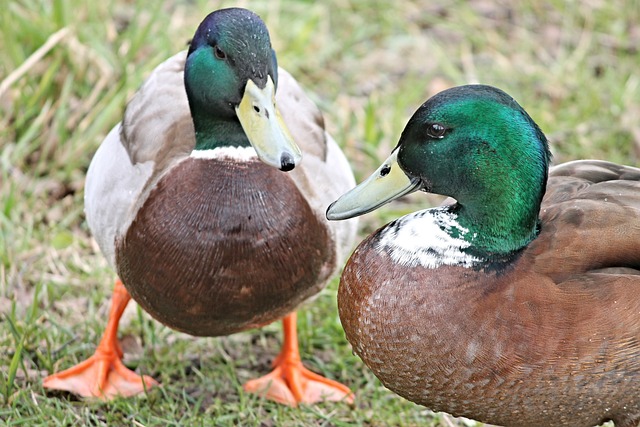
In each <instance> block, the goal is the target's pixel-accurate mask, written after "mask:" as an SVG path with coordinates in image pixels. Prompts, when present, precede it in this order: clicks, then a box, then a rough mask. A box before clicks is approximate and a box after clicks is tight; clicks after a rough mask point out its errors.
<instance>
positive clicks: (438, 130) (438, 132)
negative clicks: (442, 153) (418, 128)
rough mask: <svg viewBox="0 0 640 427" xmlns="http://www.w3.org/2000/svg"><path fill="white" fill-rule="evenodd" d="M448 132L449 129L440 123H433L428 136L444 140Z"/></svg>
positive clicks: (428, 130)
mask: <svg viewBox="0 0 640 427" xmlns="http://www.w3.org/2000/svg"><path fill="white" fill-rule="evenodd" d="M446 131H447V128H446V127H444V126H442V125H441V124H440V123H432V124H430V125H429V128H428V129H427V134H428V135H429V136H430V137H431V138H442V137H443V136H444V133H445V132H446Z"/></svg>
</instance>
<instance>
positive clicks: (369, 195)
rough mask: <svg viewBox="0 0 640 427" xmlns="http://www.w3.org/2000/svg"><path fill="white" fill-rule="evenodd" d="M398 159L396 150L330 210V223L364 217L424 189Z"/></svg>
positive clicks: (328, 216) (328, 213) (333, 204)
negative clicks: (401, 165)
mask: <svg viewBox="0 0 640 427" xmlns="http://www.w3.org/2000/svg"><path fill="white" fill-rule="evenodd" d="M397 157H398V149H397V148H396V149H395V150H394V151H393V153H391V155H390V156H389V157H388V158H387V160H385V161H384V163H383V164H382V166H380V167H379V168H378V169H377V170H376V171H375V172H374V173H373V174H372V175H371V176H370V177H369V178H367V179H366V180H365V181H363V182H362V183H361V184H360V185H358V186H357V187H355V188H353V189H352V190H350V191H348V192H347V193H345V194H343V195H342V196H341V197H340V198H339V199H338V200H336V201H335V202H333V203H332V204H331V205H330V206H329V209H327V219H330V220H338V219H348V218H353V217H354V216H359V215H363V214H366V213H367V212H371V211H373V210H375V209H377V208H379V207H380V206H382V205H384V204H385V203H388V202H390V201H392V200H394V199H397V198H398V197H401V196H404V195H405V194H409V193H413V192H414V191H416V190H418V189H420V181H419V180H418V179H417V178H414V179H411V178H409V177H408V176H407V175H406V174H405V173H404V172H403V171H402V169H400V166H399V165H398V160H397Z"/></svg>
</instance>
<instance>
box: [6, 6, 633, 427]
mask: <svg viewBox="0 0 640 427" xmlns="http://www.w3.org/2000/svg"><path fill="white" fill-rule="evenodd" d="M3 1H4V3H2V5H1V6H0V400H2V403H3V404H2V405H0V421H3V422H4V423H6V424H7V425H71V424H75V425H107V424H108V425H145V426H150V425H176V426H177V425H260V426H265V427H267V426H298V425H300V426H307V425H318V426H320V425H322V426H333V425H335V426H351V425H354V426H355V425H366V426H387V425H389V426H414V425H416V426H417V425H420V426H438V425H443V426H451V425H474V423H472V422H469V421H466V420H460V419H452V418H450V417H447V416H445V415H443V414H433V413H431V412H430V411H428V410H427V409H425V408H423V407H419V406H417V405H413V404H411V403H409V402H406V401H404V400H403V399H401V398H399V397H397V396H395V395H393V394H392V393H390V392H389V391H387V390H386V389H384V387H382V385H381V384H380V383H379V382H378V381H377V379H376V378H375V377H374V376H373V375H372V374H371V373H370V372H368V370H367V369H366V367H364V365H363V364H362V363H361V362H360V360H359V359H357V358H356V357H355V356H353V355H352V353H351V349H350V348H349V345H348V344H347V342H346V341H345V339H344V333H343V331H342V329H341V328H340V324H339V319H338V316H337V311H336V302H335V297H336V290H337V284H338V280H337V279H334V281H333V282H332V284H331V286H329V288H327V289H326V290H325V291H323V292H322V293H321V295H320V296H319V297H318V298H317V299H316V300H315V301H313V302H311V303H308V304H307V305H306V306H305V307H304V308H303V310H301V312H300V315H299V316H300V340H301V349H302V352H303V354H302V356H303V359H304V360H305V361H306V362H307V364H308V365H309V366H310V367H311V368H312V369H314V370H316V371H319V372H322V373H323V374H324V375H327V376H329V377H332V378H337V379H339V380H341V381H342V382H344V383H346V384H347V385H349V386H350V387H351V388H352V389H353V390H354V391H355V392H356V395H357V400H356V405H355V406H354V407H350V406H348V405H345V404H323V405H319V406H317V407H301V408H296V409H293V408H284V407H281V406H278V405H276V404H272V403H270V402H265V401H262V400H260V399H258V398H255V397H253V396H248V395H245V394H244V393H243V392H242V388H241V384H242V383H243V382H244V381H246V380H247V379H249V378H251V377H255V376H256V375H258V374H263V373H266V372H267V371H268V370H269V364H270V361H271V359H272V358H273V357H274V356H275V355H276V354H277V352H278V349H279V347H278V343H279V340H280V327H279V324H274V325H270V326H269V327H267V328H264V329H262V330H256V331H250V332H246V333H242V334H237V335H234V336H231V337H224V338H205V339H203V338H197V339H196V338H193V337H189V336H187V335H183V334H179V333H176V332H173V331H171V330H170V329H168V328H166V327H164V326H162V325H160V324H158V323H157V322H155V321H153V320H151V319H150V317H149V316H147V315H146V314H145V313H144V312H142V311H141V310H139V309H138V308H137V307H136V306H135V304H131V305H130V307H129V309H128V311H127V315H126V317H125V320H124V321H123V323H122V327H121V330H120V331H121V336H122V337H123V347H124V349H125V362H126V363H127V364H128V365H129V366H130V367H133V368H139V369H140V370H141V371H143V372H145V373H147V374H150V375H153V376H154V377H155V378H156V379H158V380H159V381H160V382H161V383H162V384H163V387H162V388H159V389H157V390H153V391H151V392H150V393H149V395H148V396H146V397H142V398H133V399H127V400H119V401H116V402H113V403H109V404H102V403H96V402H81V401H78V400H77V399H75V398H74V397H73V396H71V395H68V394H64V393H45V392H44V390H43V389H42V386H41V382H42V378H43V377H44V376H45V375H47V374H48V373H50V372H52V371H59V370H61V369H64V368H66V367H69V366H71V365H72V364H74V363H77V362H78V361H80V360H83V359H84V358H86V357H87V356H88V355H90V354H91V353H92V352H93V349H94V348H95V345H96V343H97V341H98V340H99V338H100V335H101V334H102V330H103V328H104V325H105V323H106V314H107V311H108V307H109V298H110V292H111V288H112V284H113V279H114V277H115V276H114V273H113V272H112V271H110V269H109V268H108V266H107V264H106V261H105V260H104V259H103V257H102V256H101V255H100V253H99V250H98V249H97V246H96V245H95V243H94V242H93V241H92V240H91V237H90V235H89V233H88V229H87V226H86V224H85V221H84V214H83V200H82V198H83V186H84V176H85V173H86V170H87V167H88V165H89V162H90V160H91V157H92V156H93V153H94V152H95V150H96V148H97V147H98V145H99V144H100V142H101V140H102V138H103V137H104V136H105V135H106V134H107V132H108V131H109V130H110V128H111V127H112V126H114V125H115V124H116V123H117V122H118V121H119V120H120V118H121V116H122V112H123V109H124V107H125V105H126V102H127V100H128V99H129V98H130V97H131V96H132V94H133V93H134V92H135V91H136V89H137V88H138V87H139V85H140V84H141V83H142V81H143V80H144V78H145V77H146V76H147V75H148V74H149V72H150V71H151V70H152V69H153V68H154V67H155V66H157V65H158V64H159V63H160V62H162V61H163V60H164V59H166V58H168V57H169V56H171V55H172V54H174V53H175V52H178V51H180V50H183V49H186V47H187V44H188V41H189V39H190V37H191V36H192V34H193V32H194V31H195V28H196V27H197V25H198V24H199V22H200V21H201V20H202V19H203V18H204V16H206V15H207V14H208V13H209V12H210V11H212V10H215V9H218V8H221V7H229V6H240V7H246V8H249V9H252V10H253V11H255V12H257V13H258V14H259V15H260V16H261V17H262V18H263V19H264V21H265V22H266V24H267V26H268V28H269V29H270V33H271V38H272V43H273V46H274V48H275V50H276V52H277V54H278V61H279V65H280V66H282V67H284V68H286V69H287V70H289V71H290V72H291V73H292V74H293V76H294V77H296V78H297V79H298V81H299V82H300V83H301V84H302V86H303V87H304V88H305V89H306V90H307V91H308V92H309V93H310V95H311V97H312V98H313V99H314V101H315V102H316V103H317V104H318V105H319V106H320V108H321V109H322V111H323V113H324V115H325V122H326V126H327V128H328V130H329V131H330V133H331V134H332V135H333V136H334V138H335V139H336V140H337V141H338V143H339V144H340V145H341V146H342V147H343V149H344V151H345V153H346V155H347V157H348V158H349V160H350V161H351V163H352V166H353V168H354V171H355V174H356V178H357V180H358V181H360V180H362V179H363V178H365V177H366V176H368V175H369V174H370V173H371V172H372V171H373V170H374V169H375V168H376V167H377V166H378V165H379V163H380V161H381V160H382V159H384V158H386V156H387V155H388V154H389V152H390V151H391V149H392V148H393V147H394V146H395V144H396V142H397V139H398V137H399V135H400V132H401V131H402V129H403V127H404V125H405V124H406V121H407V120H408V118H409V117H410V116H411V115H412V114H413V112H414V111H415V109H417V107H418V106H419V105H420V104H421V103H422V102H424V101H425V100H426V99H427V98H428V97H430V96H431V95H433V94H435V93H437V92H439V91H440V90H443V89H446V88H447V87H450V86H453V85H460V84H466V83H484V84H490V85H494V86H497V87H500V88H501V89H503V90H505V91H506V92H507V93H509V94H510V95H511V96H513V97H514V98H515V99H516V100H517V101H518V102H519V103H520V104H521V105H522V106H523V107H524V108H525V109H526V110H527V111H528V112H529V114H530V115H531V116H532V117H533V119H534V120H535V121H536V122H537V123H538V124H539V125H540V127H541V128H542V129H543V131H544V132H545V133H546V134H547V136H548V138H549V139H550V142H551V148H552V151H553V154H554V161H555V162H556V163H561V162H564V161H569V160H574V159H579V158H599V159H605V160H610V161H614V162H619V163H624V164H629V165H634V166H638V165H639V164H640V160H639V158H640V52H639V48H638V46H640V1H638V0H612V1H608V0H581V1H577V0H576V1H570V0H568V1H559V0H535V1H534V0H524V1H507V0H502V1H500V0H497V1H488V0H474V1H454V0H450V1H446V0H443V1H434V0H430V1H427V0H413V1H411V0H403V1H391V0H326V1H317V2H316V1H307V0H257V1H236V2H231V1H198V0H192V1H188V0H185V1H180V0H173V1H165V2H159V1H157V2H156V1H143V0H102V1H95V2H82V3H81V2H76V1H73V0H48V1H47V0H20V1H12V0H3ZM439 200H440V198H439V197H437V196H427V195H424V194H414V195H412V196H410V197H408V198H406V199H404V200H402V201H399V202H396V203H394V204H391V205H389V206H388V207H386V208H384V209H381V210H378V211H376V212H375V213H371V214H368V215H366V216H365V217H364V219H363V221H362V227H361V228H362V229H361V236H362V237H363V236H365V235H366V234H368V233H370V232H371V231H373V230H375V229H376V228H378V227H380V226H381V225H383V224H384V223H386V222H387V221H389V220H391V219H393V218H395V217H397V216H399V215H401V214H404V213H407V212H410V211H412V210H415V209H418V208H423V207H427V206H430V205H432V204H435V203H438V202H439ZM552 424H553V422H552V420H550V425H552Z"/></svg>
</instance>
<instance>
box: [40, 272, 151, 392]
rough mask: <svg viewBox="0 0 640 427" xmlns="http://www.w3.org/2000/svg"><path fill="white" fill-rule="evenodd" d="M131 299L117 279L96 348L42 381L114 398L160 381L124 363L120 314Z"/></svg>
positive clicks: (140, 390)
mask: <svg viewBox="0 0 640 427" xmlns="http://www.w3.org/2000/svg"><path fill="white" fill-rule="evenodd" d="M130 299H131V296H130V295H129V293H128V292H127V290H126V289H125V287H124V285H123V284H122V282H121V281H120V280H117V281H116V284H115V286H114V289H113V297H112V302H111V311H110V313H109V321H108V322H107V327H106V328H105V331H104V334H103V336H102V339H101V341H100V344H99V345H98V348H97V349H96V352H95V353H94V354H93V356H91V357H90V358H88V359H87V360H85V361H84V362H82V363H79V364H78V365H76V366H73V367H71V368H69V369H67V370H65V371H62V372H58V373H57V374H53V375H50V376H48V377H47V378H45V379H44V381H43V382H42V385H43V387H45V388H49V389H56V390H64V391H69V392H72V393H75V394H78V395H80V396H82V397H97V398H100V399H102V400H111V399H114V398H115V397H116V396H132V395H134V394H138V393H142V392H143V391H145V390H146V389H149V388H151V387H153V386H154V385H157V384H158V383H157V382H156V381H155V380H154V379H153V378H151V377H148V376H146V375H144V376H140V375H137V374H136V373H135V372H133V371H131V370H130V369H129V368H127V367H126V366H124V364H123V363H122V350H121V349H120V345H119V344H118V339H117V338H116V335H117V332H118V324H119V322H120V317H122V313H123V312H124V309H125V308H126V306H127V304H128V303H129V300H130Z"/></svg>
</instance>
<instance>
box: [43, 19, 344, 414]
mask: <svg viewBox="0 0 640 427" xmlns="http://www.w3.org/2000/svg"><path fill="white" fill-rule="evenodd" d="M185 60H186V62H185ZM183 70H184V72H183ZM183 75H184V80H183ZM183 82H184V83H183ZM276 86H277V87H278V91H277V95H276ZM185 88H186V92H185ZM276 101H277V105H278V108H276ZM280 111H281V112H282V116H281V115H280ZM190 112H191V113H190ZM283 119H284V120H283ZM285 124H286V125H285ZM194 129H195V133H194ZM289 130H290V131H291V134H290V133H289ZM294 140H295V141H296V142H297V143H298V144H299V145H300V147H301V148H302V154H303V155H304V161H303V162H302V164H298V163H299V162H300V159H301V152H300V149H299V148H298V146H297V145H296V143H294ZM294 167H295V170H293V171H292V172H289V173H284V172H282V171H289V170H291V169H293V168H294ZM278 169H280V170H278ZM354 184H355V182H354V180H353V175H352V173H351V169H350V168H349V165H348V163H347V161H346V159H345V158H344V155H343V154H342V152H341V151H340V149H339V148H338V146H337V145H336V143H335V142H334V141H333V139H331V137H330V136H329V135H328V134H327V133H326V132H325V130H324V122H323V118H322V115H321V113H320V111H319V110H318V108H317V107H316V106H315V105H314V104H313V103H312V102H311V101H310V100H309V98H308V97H307V96H306V95H305V94H304V92H303V91H302V89H301V88H300V87H299V86H298V84H297V83H296V81H295V80H294V79H293V78H292V77H291V76H290V75H289V74H288V73H287V72H286V71H284V70H282V69H278V68H277V66H276V57H275V53H274V52H273V50H272V48H271V42H270V39H269V34H268V32H267V29H266V27H265V25H264V23H263V22H262V21H261V20H260V18H259V17H258V16H257V15H255V14H253V13H252V12H249V11H247V10H243V9H225V10H219V11H216V12H213V13H212V14H210V15H209V16H207V18H206V19H205V20H204V21H203V22H202V23H201V24H200V26H199V28H198V30H197V31H196V33H195V36H194V38H193V41H192V43H191V47H190V49H189V52H188V53H184V52H183V53H180V54H178V55H176V56H174V57H172V58H170V59H169V60H167V61H166V62H164V63H163V64H161V65H160V66H158V67H157V68H156V69H155V70H154V71H153V73H152V74H151V75H150V77H149V78H148V80H147V81H146V82H145V84H144V85H143V86H142V88H141V89H140V91H139V92H138V93H137V94H136V96H135V97H134V98H133V99H132V100H131V102H130V103H129V105H128V107H127V110H126V112H125V116H124V119H123V121H122V123H121V124H118V125H117V126H116V127H115V128H114V129H113V130H112V131H111V133H110V134H109V135H108V136H107V138H106V139H105V141H104V142H103V143H102V145H101V146H100V148H99V149H98V151H97V153H96V155H95V157H94V159H93V161H92V162H91V166H90V168H89V171H88V174H87V182H86V190H85V191H86V194H85V209H86V213H87V221H88V223H89V226H90V228H91V231H92V233H93V235H94V236H95V238H96V240H97V241H98V243H99V245H100V248H101V250H102V252H103V253H104V255H105V256H106V257H107V259H108V260H109V262H110V263H111V265H113V266H114V268H115V269H116V271H117V273H118V276H119V277H120V278H121V279H122V282H123V283H124V286H123V285H122V283H121V282H120V281H119V280H118V281H117V282H116V286H115V290H114V297H113V303H112V309H111V314H110V318H109V322H108V325H107V328H106V331H105V334H104V336H103V338H102V341H101V343H100V345H99V346H98V349H97V350H96V353H95V355H94V356H93V357H91V358H90V359H89V360H87V361H85V362H83V363H81V364H80V365H78V366H75V367H73V368H70V369H68V370H66V371H64V372H60V373H58V374H56V375H52V376H50V377H48V378H46V379H45V381H44V386H45V387H48V388H55V389H62V390H69V391H72V392H75V393H78V394H80V395H82V396H99V397H103V398H111V397H113V396H115V395H118V394H119V395H131V394H135V393H139V392H141V391H143V390H144V388H146V387H150V386H153V385H154V384H156V383H155V381H154V380H153V379H151V378H149V377H146V376H145V377H139V376H138V375H136V374H134V373H133V372H131V371H129V370H128V369H127V368H126V367H125V366H124V365H123V364H122V362H121V360H120V359H121V356H122V352H121V350H120V349H119V346H118V342H117V339H116V332H117V328H118V322H119V319H120V316H121V315H122V312H123V310H124V308H125V306H126V305H127V303H128V302H129V299H130V298H131V297H130V296H129V293H130V294H131V296H133V298H134V299H135V300H136V301H137V302H138V303H139V304H140V305H141V306H142V307H143V308H144V309H145V310H146V311H147V312H148V313H150V314H151V315H152V316H153V317H155V318H156V319H158V320H159V321H161V322H162V323H164V324H166V325H168V326H170V327H172V328H174V329H177V330H179V331H182V332H186V333H189V334H192V335H198V336H219V335H227V334H232V333H235V332H239V331H243V330H246V329H249V328H256V327H260V326H263V325H266V324H268V323H271V322H273V321H275V320H277V319H280V318H283V317H284V343H283V348H282V352H281V353H280V355H279V356H278V358H277V359H276V361H275V362H274V365H275V366H276V368H275V370H274V372H272V373H271V374H269V375H268V376H266V377H263V378H261V379H257V380H253V381H251V382H249V383H247V385H246V386H245V387H246V389H247V390H249V391H253V392H263V391H265V390H267V391H266V395H267V397H269V398H271V399H274V400H276V401H279V402H283V403H287V404H293V405H295V404H296V403H297V402H308V403H309V402H315V401H318V400H321V399H323V398H325V397H326V398H327V399H330V400H340V399H347V400H351V396H350V392H349V389H348V388H347V387H345V386H344V385H342V384H339V383H337V382H335V381H331V380H328V379H326V378H323V377H321V376H319V375H316V374H314V373H312V372H310V371H308V370H306V369H305V368H304V367H303V366H302V363H301V361H300V355H299V353H298V345H297V337H296V316H295V313H293V314H290V313H292V312H293V310H295V309H296V307H297V306H298V305H299V304H300V303H302V302H303V301H305V300H306V299H308V298H309V297H311V296H313V295H315V294H316V293H317V292H318V291H320V290H321V289H322V288H323V287H324V286H325V285H326V284H327V282H328V280H329V279H330V278H331V276H332V275H333V274H334V273H335V272H336V271H337V269H338V267H339V266H341V265H342V262H343V260H344V258H345V257H346V254H347V251H348V250H350V246H351V244H352V242H353V239H354V237H355V224H354V223H351V224H347V225H340V226H335V225H334V224H331V223H329V222H327V221H326V219H325V218H324V209H325V208H326V206H327V205H328V203H329V202H330V201H331V200H333V199H334V198H335V197H337V196H338V195H339V194H341V193H342V192H343V191H345V190H347V189H348V188H350V187H352V186H353V185H354Z"/></svg>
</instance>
